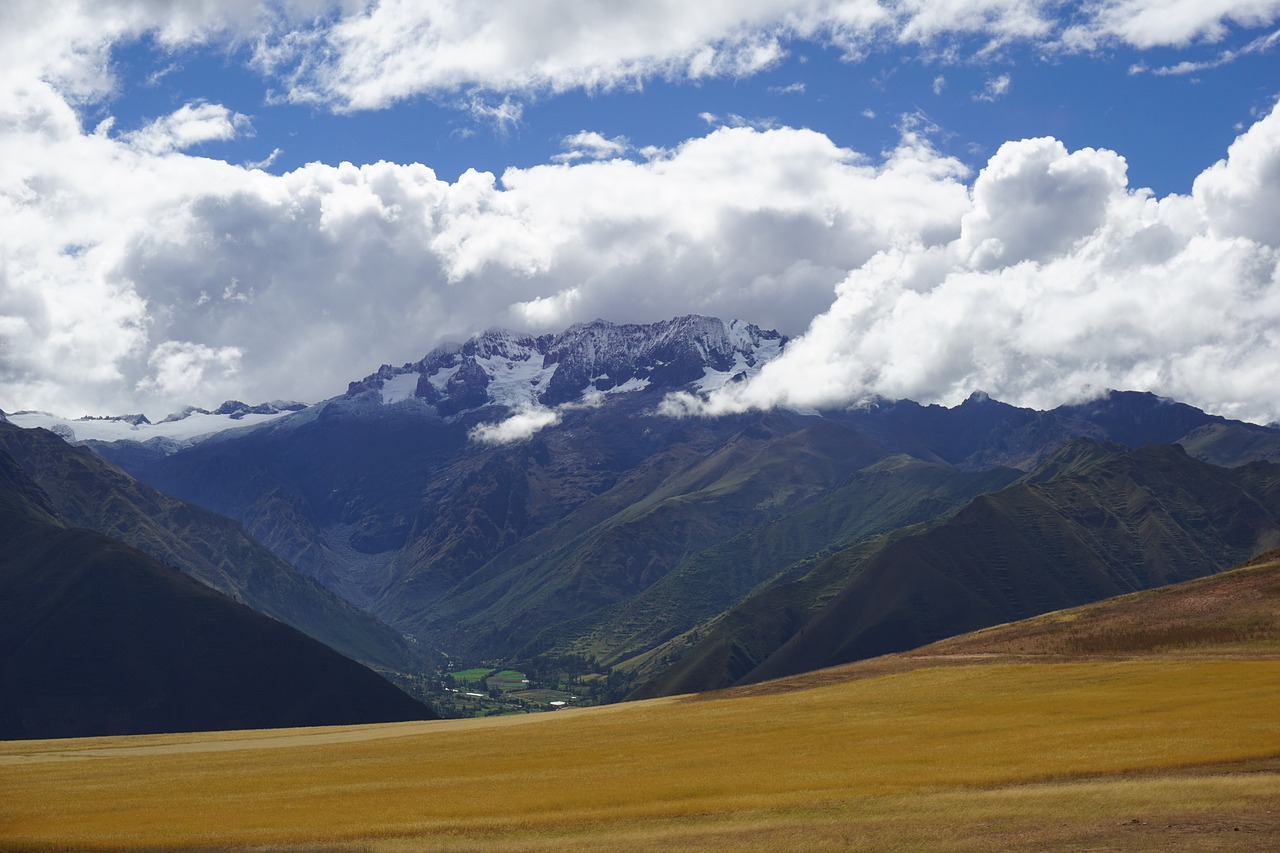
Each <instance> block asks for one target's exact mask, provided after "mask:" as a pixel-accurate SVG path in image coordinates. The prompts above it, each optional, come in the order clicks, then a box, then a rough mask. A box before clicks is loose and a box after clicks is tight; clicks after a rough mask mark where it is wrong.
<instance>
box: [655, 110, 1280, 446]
mask: <svg viewBox="0 0 1280 853" xmlns="http://www.w3.org/2000/svg"><path fill="white" fill-rule="evenodd" d="M1277 198H1280V110H1277V111H1273V112H1272V113H1271V114H1270V115H1268V116H1266V117H1265V118H1264V119H1262V120H1261V121H1259V122H1258V123H1257V124H1255V125H1254V126H1253V127H1252V128H1250V129H1249V130H1248V131H1247V132H1246V133H1245V134H1243V135H1242V136H1241V137H1240V138H1239V139H1238V140H1237V141H1236V142H1235V144H1234V145H1232V146H1231V149H1230V154H1229V157H1228V158H1227V159H1225V160H1223V161H1221V162H1219V163H1217V164H1215V165H1214V166H1212V167H1210V168H1209V169H1207V170H1206V171H1205V172H1204V173H1203V174H1202V175H1201V176H1200V178H1199V179H1198V180H1197V181H1196V183H1195V186H1194V189H1193V191H1192V193H1191V195H1189V196H1181V195H1172V196H1169V197H1167V198H1163V199H1156V198H1154V197H1152V195H1151V194H1150V193H1149V192H1148V191H1145V190H1140V189H1132V188H1130V187H1129V186H1128V185H1127V181H1126V179H1125V163H1124V161H1123V159H1121V158H1120V157H1118V156H1117V155H1116V154H1114V153H1112V152H1109V151H1095V150H1092V149H1083V150H1080V151H1075V152H1068V151H1067V150H1066V148H1065V147H1064V146H1063V145H1062V144H1061V143H1059V142H1057V141H1056V140H1052V139H1033V140H1024V141H1022V142H1011V143H1007V144H1006V145H1005V146H1003V147H1002V148H1001V149H1000V150H999V151H998V152H997V153H996V154H995V156H993V157H992V159H991V162H990V163H989V164H988V165H987V167H986V168H985V169H984V170H983V171H982V173H981V174H980V175H979V176H978V178H977V180H976V181H975V183H974V187H973V192H972V200H971V206H970V209H969V210H968V211H967V212H966V213H965V214H964V215H963V216H962V217H961V228H960V234H959V236H958V237H957V238H956V239H955V240H953V241H951V242H950V243H948V244H946V245H944V246H923V245H922V246H916V247H914V248H911V249H902V248H895V249H891V250H887V251H885V252H882V253H879V254H877V255H876V257H874V258H873V259H871V260H870V261H869V262H868V263H866V264H864V265H863V266H861V267H860V268H858V269H856V270H854V271H853V272H852V273H851V274H850V275H849V276H848V277H847V278H846V279H845V280H844V281H842V282H841V283H840V285H839V286H838V287H837V289H836V294H837V296H836V300H835V302H834V304H833V305H832V306H831V307H830V309H828V310H827V311H825V312H823V313H822V314H820V315H819V316H817V317H816V318H815V319H814V321H813V322H812V324H811V325H810V326H809V329H808V330H807V331H806V332H805V333H804V335H803V336H801V337H800V338H798V339H797V340H795V341H793V343H792V344H791V345H790V347H789V348H788V349H787V351H786V352H785V353H784V355H783V356H782V357H781V358H779V359H778V360H777V361H775V362H773V363H771V364H769V365H767V366H766V367H765V368H764V369H763V370H762V371H761V373H760V374H759V376H758V377H757V378H755V379H754V380H752V381H749V382H746V383H743V384H741V385H737V386H731V387H728V388H726V389H724V390H723V391H721V392H718V393H716V394H713V395H712V396H711V397H710V398H709V399H707V400H701V399H698V398H695V397H692V396H690V395H680V396H677V397H673V398H672V399H670V400H668V402H667V404H666V408H667V411H669V412H672V413H690V412H701V413H720V412H728V411H739V410H742V409H746V408H752V407H771V406H775V405H783V406H792V407H799V408H809V407H819V408H821V407H843V406H848V405H854V404H857V403H859V402H861V401H864V400H868V399H871V398H874V397H888V398H891V399H897V398H902V397H910V398H912V399H917V400H924V401H941V402H945V403H949V404H954V403H957V402H959V401H960V400H962V399H963V398H964V397H965V396H967V395H968V394H969V393H970V392H972V391H973V390H977V389H981V390H985V391H987V392H989V393H991V394H992V395H994V396H996V397H998V398H1000V399H1004V400H1007V401H1010V402H1013V403H1019V404H1023V405H1030V406H1038V407H1050V406H1053V405H1057V404H1060V403H1062V402H1064V401H1069V400H1073V399H1079V398H1082V397H1088V396H1091V395H1094V394H1098V393H1101V392H1102V391H1104V390H1106V389H1108V388H1122V389H1130V388H1136V389H1142V390H1151V391H1155V392H1157V393H1161V394H1165V395H1168V396H1171V397H1174V398H1177V399H1180V400H1186V401H1189V402H1192V403H1195V404H1197V405H1200V406H1202V407H1205V408H1207V409H1209V410H1211V411H1214V412H1219V413H1222V414H1226V415H1229V416H1235V417H1241V418H1246V419H1252V420H1256V421H1262V422H1266V421H1270V420H1274V419H1276V418H1277V416H1280V403H1277V400H1280V371H1276V370H1275V365H1276V364H1277V363H1280V331H1278V330H1280V228H1278V227H1277V223H1278V222H1280V209H1277V207H1276V204H1277V202H1276V199H1277Z"/></svg>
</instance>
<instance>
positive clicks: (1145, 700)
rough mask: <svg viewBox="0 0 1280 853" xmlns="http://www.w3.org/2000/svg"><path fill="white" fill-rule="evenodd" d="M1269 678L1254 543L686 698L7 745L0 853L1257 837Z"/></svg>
mask: <svg viewBox="0 0 1280 853" xmlns="http://www.w3.org/2000/svg"><path fill="white" fill-rule="evenodd" d="M1152 625H1159V628H1160V630H1159V631H1158V632H1156V633H1154V634H1153V632H1152V631H1151V630H1150V628H1151V626H1152ZM1033 637H1034V638H1036V639H1035V640H1034V642H1033V641H1032V640H1031V639H1030V638H1033ZM1091 637H1092V638H1105V642H1102V643H1099V642H1097V641H1095V640H1091V639H1089V638H1091ZM1278 693H1280V559H1278V558H1277V555H1272V556H1271V557H1269V558H1267V559H1264V560H1260V561H1256V562H1255V563H1254V564H1253V565H1251V566H1248V567H1245V568H1242V569H1240V570H1237V571H1234V572H1229V573H1226V574H1222V575H1218V576H1215V577H1213V578H1207V579H1204V580H1201V581H1194V582H1192V583H1190V584H1184V585H1180V586H1177V587H1171V588H1165V589H1161V590H1158V591H1155V592H1147V593H1138V594H1135V595H1130V596H1126V597H1123V598H1119V599H1114V600H1109V601H1107V602H1104V603H1101V604H1097V605H1090V606H1086V607H1084V608H1080V609H1077V610H1073V611H1064V612H1060V613H1056V614H1052V615H1049V616H1044V617H1040V618H1039V619H1037V620H1032V621H1029V622H1022V623H1014V624H1011V625H1008V626H1003V627H999V628H994V629H990V630H988V631H985V632H979V633H976V634H971V635H967V636H965V637H962V638H958V639H956V640H954V641H944V642H943V643H941V644H938V645H935V646H931V647H925V648H922V649H920V650H917V651H915V652H912V653H909V654H905V655H896V656H890V657H885V658H879V659H876V660H872V661H867V662H864V663H855V664H849V665H845V666H843V667H838V668H834V669H827V670H822V671H820V672H815V673H811V674H808V675H802V676H798V677H795V678H792V679H784V680H781V681H773V682H769V683H767V684H761V685H755V686H748V687H741V688H735V689H733V690H730V691H723V692H719V693H710V694H703V695H699V696H685V697H670V698H664V699H656V700H649V701H645V702H634V703H624V704H620V705H614V706H610V707H606V708H595V709H582V710H574V711H562V712H557V713H554V714H544V715H522V716H516V717H497V718H486V719H477V720H454V721H439V722H426V723H400V724H392V725H384V726H355V727H340V728H320V729H297V730H276V731H263V732H227V733H209V734H193V735H161V736H147V737H134V738H97V739H80V740H58V741H28V742H14V743H4V744H0V827H3V831H2V832H0V849H6V850H57V849H66V848H68V847H73V848H77V849H93V850H112V849H142V848H166V849H220V850H232V849H271V850H290V849H329V850H342V851H346V850H368V851H402V850H415V849H423V848H424V847H426V848H430V849H442V850H448V849H457V850H478V849H484V850H489V849H492V850H504V849H521V850H525V849H552V848H555V849H583V850H604V849H614V850H619V849H621V850H631V849H635V850H642V849H653V848H654V847H662V848H664V849H690V850H692V849H699V850H703V849H778V848H786V847H797V846H803V847H805V848H806V849H853V850H889V851H894V850H901V851H906V850H939V851H940V850H971V851H979V850H987V851H1003V850H1032V849H1047V848H1056V849H1081V848H1083V849H1125V850H1140V851H1141V850H1152V851H1154V850H1175V851H1199V850H1216V849H1232V850H1259V851H1261V850H1270V849H1274V845H1275V843H1276V841H1277V839H1278V838H1280V813H1277V811H1276V808H1275V804H1276V802H1277V801H1278V799H1280V720H1278V719H1277V717H1276V715H1275V713H1274V708H1275V704H1274V701H1275V697H1276V695H1278Z"/></svg>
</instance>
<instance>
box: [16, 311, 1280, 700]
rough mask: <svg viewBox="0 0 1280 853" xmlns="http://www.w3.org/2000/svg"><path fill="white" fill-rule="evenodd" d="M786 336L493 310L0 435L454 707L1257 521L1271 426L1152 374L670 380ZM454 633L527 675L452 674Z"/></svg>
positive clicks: (819, 658)
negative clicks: (294, 367) (343, 363)
mask: <svg viewBox="0 0 1280 853" xmlns="http://www.w3.org/2000/svg"><path fill="white" fill-rule="evenodd" d="M787 344H788V342H787V340H786V339H785V338H784V337H783V336H781V335H779V334H778V333H777V332H773V331H769V330H762V329H760V328H758V327H756V326H752V325H750V324H745V323H742V322H739V321H733V322H723V321H721V320H718V319H716V318H709V317H700V316H697V315H689V316H684V317H677V318H674V319H672V320H669V321H663V322H658V323H651V324H632V325H626V324H613V323H609V322H606V321H603V320H597V321H594V322H592V323H582V324H578V325H576V326H573V327H571V328H569V329H567V330H565V331H564V332H561V333H558V334H549V335H541V336H529V335H518V334H514V333H511V332H501V331H491V332H486V333H484V334H482V335H478V336H476V337H473V338H471V339H470V340H467V341H464V342H462V343H459V344H448V345H444V346H441V347H438V348H437V349H435V350H433V351H431V352H430V353H428V354H427V355H426V356H424V357H423V358H422V359H420V360H419V361H417V362H410V363H406V364H404V365H401V366H399V367H396V366H393V365H383V366H382V367H380V368H379V369H378V370H377V371H375V372H374V373H372V374H370V375H368V376H366V377H364V378H363V379H359V380H356V381H353V382H351V383H350V384H349V386H348V389H347V391H346V392H345V393H344V394H340V395H337V396H335V397H332V398H330V399H327V400H324V401H321V402H320V403H317V404H315V405H312V406H301V404H287V405H286V404H279V405H277V404H263V405H261V406H246V405H245V404H243V403H240V402H238V401H228V402H227V403H225V404H224V405H222V406H220V407H217V408H216V409H214V410H208V411H205V412H204V413H200V412H199V411H197V412H196V413H195V414H192V413H191V412H187V413H186V414H185V416H183V413H176V414H175V416H174V418H176V419H168V418H166V419H163V420H161V421H160V422H159V423H158V424H150V423H149V422H147V421H146V420H145V419H143V418H139V417H137V416H132V415H131V416H128V417H127V418H122V419H117V420H112V419H92V420H88V421H84V420H79V421H69V422H65V423H61V422H54V420H51V416H46V415H35V414H32V413H25V414H24V413H19V414H15V415H13V416H12V417H11V418H10V420H11V421H12V423H11V424H0V446H3V448H5V450H6V451H7V452H9V453H10V454H12V455H13V457H14V458H15V460H17V462H18V463H19V464H20V466H21V467H22V468H23V470H24V472H25V474H26V475H27V476H29V477H31V478H32V480H33V481H34V482H36V483H37V484H38V485H39V487H40V488H41V489H43V490H44V491H45V492H46V493H47V495H48V497H49V499H50V501H51V502H52V504H53V505H54V506H55V509H56V511H57V512H58V513H60V514H61V516H62V517H63V518H64V520H65V522H66V523H70V524H76V525H82V526H84V527H88V528H91V529H93V530H95V531H97V532H99V533H101V534H103V535H107V536H112V537H116V538H118V539H119V540H121V541H122V542H124V543H125V544H128V545H130V546H133V547H137V548H139V549H141V550H142V551H144V552H146V553H147V554H149V555H150V556H151V557H153V558H155V559H158V560H160V561H162V562H164V563H165V564H166V565H170V566H174V567H176V568H179V569H180V570H181V571H182V572H184V573H185V574H188V575H190V576H192V577H195V578H197V579H199V580H200V581H202V582H203V583H205V584H208V585H209V586H211V587H213V588H215V589H217V590H218V591H220V592H221V593H223V594H225V595H227V596H229V597H231V598H233V599H236V600H238V601H241V602H243V603H245V604H248V605H249V606H251V607H253V608H255V609H257V610H258V611H259V612H261V613H264V614H266V615H268V616H270V617H272V618H275V619H279V620H281V621H284V622H286V623H287V624H289V625H292V626H293V627H295V628H298V629H299V630H301V631H303V632H304V633H307V634H309V635H310V636H312V637H313V638H315V639H317V640H319V641H321V642H323V643H325V644H327V645H329V646H331V647H332V648H334V649H336V650H337V651H339V652H341V653H342V654H344V655H346V656H348V657H351V658H353V659H355V660H357V661H359V662H361V663H364V664H366V665H369V666H371V667H373V668H374V669H375V670H376V671H378V672H379V673H381V674H382V675H383V676H384V677H386V678H387V679H389V680H391V681H392V682H393V683H395V684H396V685H397V686H399V687H400V688H401V689H403V690H405V691H407V692H409V693H410V694H412V695H413V696H415V697H416V698H418V699H419V700H422V701H425V702H426V703H427V704H429V705H432V706H434V707H436V708H438V709H439V710H440V711H442V712H443V713H445V714H446V715H451V716H452V715H459V716H468V715H477V714H480V715H488V714H502V713H523V712H526V711H529V710H544V709H546V708H548V707H551V706H550V705H549V703H550V702H552V701H563V702H566V703H569V704H570V705H574V706H589V705H596V704H608V703H612V702H617V701H621V700H624V699H644V698H653V697H658V696H664V695H673V694H680V693H690V692H698V691H706V690H714V689H719V688H725V687H730V686H734V685H743V684H749V683H753V682H758V681H763V680H768V679H774V678H778V677H783V676H788V675H795V674H799V673H803V672H806V671H810V670H814V669H819V668H823V667H829V666H832V665H836V664H841V663H846V662H850V661H855V660H859V659H863V658H868V657H873V656H876V655H881V654H885V653H891V652H897V651H903V650H906V649H909V648H912V647H916V646H920V645H922V644H925V643H929V642H932V641H935V640H939V639H941V638H944V637H947V636H951V635H955V634H959V633H963V632H966V631H972V630H975V629H979V628H982V627H985V626H988V625H993V624H998V623H1001V622H1006V621H1009V620H1016V619H1021V618H1026V617H1030V616H1034V615H1036V614H1038V613H1044V612H1048V611H1053V610H1057V609H1060V608H1063V607H1071V606H1075V605H1080V604H1084V603H1087V602H1089V601H1094V600H1098V599H1101V598H1106V597H1109V596H1115V595H1119V594H1123V593H1127V592H1133V591H1137V590H1142V589H1146V588H1149V587H1153V586H1159V585H1161V584H1167V583H1172V582H1177V581H1182V580H1188V579H1192V578H1196V577H1200V576H1204V575H1211V574H1213V573H1215V572H1218V571H1221V570H1223V569H1225V568H1227V567H1229V566H1231V565H1234V564H1237V563H1239V562H1240V561H1242V560H1246V559H1249V558H1250V557H1252V556H1254V555H1257V554H1259V553H1263V552H1265V551H1267V550H1269V549H1271V548H1274V547H1277V546H1278V545H1280V465H1278V464H1277V463H1276V462H1274V461H1272V460H1274V459H1275V458H1277V455H1278V454H1280V429H1278V428H1276V427H1275V426H1274V425H1272V426H1260V425H1257V424H1249V423H1244V422H1239V421H1230V420H1228V419H1225V418H1222V417H1219V416H1217V415H1213V414H1210V413H1206V412H1203V411H1201V410H1199V409H1196V408H1194V407H1192V406H1188V405H1185V404H1182V403H1178V402H1176V401H1173V400H1168V399H1164V398H1160V397H1157V396H1155V395H1152V394H1145V393H1138V392H1120V391H1112V392H1108V393H1106V394H1103V395H1100V396H1098V397H1096V398H1094V399H1091V400H1088V401H1085V402H1081V403H1073V404H1069V405H1063V406H1059V407H1057V408H1055V409H1052V410H1048V411H1037V410H1033V409H1028V408H1019V407H1015V406H1011V405H1008V404H1005V403H1002V402H999V401H997V400H994V399H992V398H991V397H990V396H988V395H986V394H983V393H981V392H974V393H973V394H972V395H971V396H970V397H969V398H967V399H965V400H964V401H963V402H961V403H960V404H958V405H955V406H952V407H944V406H940V405H928V406H925V405H920V404H918V403H915V402H912V401H910V400H898V401H888V400H881V399H875V400H868V401H866V402H865V403H864V404H862V405H858V406H853V407H850V408H846V409H841V410H832V411H793V410H786V409H773V410H769V411H746V412H741V413H737V414H726V415H722V416H717V417H699V416H687V415H680V414H679V413H675V414H673V413H672V412H671V411H670V401H671V400H672V399H674V398H673V396H672V395H677V396H678V395H681V394H684V395H689V394H699V393H705V392H707V391H709V390H715V389H717V388H724V387H728V386H730V385H732V384H733V383H735V382H740V381H744V380H745V379H747V378H750V377H751V376H754V375H757V374H759V372H760V371H761V370H763V369H765V367H766V366H767V365H768V364H769V363H770V361H771V360H773V359H776V358H777V357H778V355H779V354H780V353H782V352H784V351H785V350H786V347H787ZM184 411H185V410H184ZM531 415H536V417H535V418H534V420H532V421H529V420H526V419H527V418H528V417H530V416H531ZM251 418H259V419H260V420H258V421H252V420H250V421H249V422H248V423H245V421H246V420H247V419H251ZM174 424H183V425H186V426H183V429H185V430H186V432H184V433H182V436H183V438H182V441H180V442H179V441H176V440H175V439H174V437H173V435H170V434H169V432H164V431H162V430H161V428H162V427H163V428H164V429H168V430H169V431H170V432H172V430H174V429H176V427H174ZM23 425H28V426H37V427H48V428H49V429H50V430H53V431H52V432H51V431H47V430H45V429H43V428H41V429H30V428H27V429H20V428H19V427H21V426H23ZM200 429H210V430H212V431H211V432H209V433H205V434H197V432H198V431H199V430H200ZM76 430H80V431H81V432H82V433H83V437H80V438H77V436H79V435H80V433H77V432H76ZM59 436H61V437H59ZM64 438H69V439H75V441H76V442H77V443H78V446H75V447H73V446H70V445H68V444H67V442H66V441H64V440H63V439H64ZM90 451H92V452H90ZM473 667H483V668H485V669H486V670H487V671H492V670H498V671H500V670H503V669H512V670H515V671H519V672H521V673H523V674H524V675H525V676H527V677H528V678H529V681H530V684H531V685H532V688H531V689H533V690H536V691H541V693H539V694H537V695H530V696H528V697H525V698H526V699H528V700H529V701H521V699H520V697H517V696H516V695H515V693H516V691H510V690H506V689H502V688H497V689H491V688H490V687H489V686H488V685H483V686H482V689H480V690H473V689H468V690H461V691H460V690H459V688H458V687H457V686H456V685H455V684H453V683H452V681H453V680H454V679H455V676H454V675H453V673H456V672H457V671H464V670H467V669H469V668H473ZM472 686H473V687H474V686H477V685H472ZM469 693H478V694H480V695H478V696H468V695H467V694H469ZM491 694H492V695H491ZM544 694H545V695H544ZM553 697H554V698H553ZM567 697H572V698H567ZM554 707H562V706H554Z"/></svg>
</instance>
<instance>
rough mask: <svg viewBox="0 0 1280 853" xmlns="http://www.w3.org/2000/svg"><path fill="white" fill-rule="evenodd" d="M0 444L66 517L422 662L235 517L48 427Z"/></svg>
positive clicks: (258, 602)
mask: <svg viewBox="0 0 1280 853" xmlns="http://www.w3.org/2000/svg"><path fill="white" fill-rule="evenodd" d="M0 449H4V450H6V451H8V452H9V453H10V454H11V455H12V456H13V458H14V459H15V460H17V461H18V463H19V464H20V465H21V467H22V468H23V470H24V471H25V472H26V473H27V475H29V476H30V477H31V479H32V480H33V481H35V482H36V483H38V484H39V485H40V487H41V488H42V490H43V491H44V493H45V494H47V495H48V498H49V500H50V501H51V502H52V506H54V507H55V508H56V511H57V513H58V515H59V516H60V517H61V518H64V519H66V521H67V522H68V523H69V524H72V525H75V526H77V527H84V528H88V529H90V530H95V531H97V532H99V533H101V534H103V535H106V536H110V537H112V538H114V539H118V540H120V541H121V542H124V543H126V544H128V545H132V546H133V547H135V548H137V549H139V550H141V551H143V552H145V553H147V554H149V555H150V556H152V557H153V558H155V559H156V560H158V561H160V562H161V563H164V564H166V565H170V566H174V567H178V568H180V569H181V570H182V571H185V572H187V573H188V574H190V575H191V576H192V577H195V578H197V579H199V580H200V581H202V582H204V583H206V584H208V585H209V586H211V587H213V588H214V589H217V590H219V591H220V592H222V593H224V594H226V595H229V596H231V597H232V598H234V599H236V600H238V601H242V602H244V603H245V604H247V605H249V606H250V607H252V608H254V609H255V610H258V611H260V612H262V613H265V614H267V615H268V616H272V617H274V618H276V619H279V620H280V621H282V622H285V623H286V624H289V625H292V626H293V627H295V628H297V629H299V630H300V631H303V632H304V633H306V634H309V635H310V636H312V637H315V638H316V639H318V640H320V641H321V642H323V643H326V644H327V645H330V646H332V647H333V648H335V649H336V650H338V651H339V652H341V653H343V654H345V655H347V656H348V657H351V658H354V659H356V660H360V661H363V662H366V663H370V664H374V665H377V666H382V667H386V668H388V669H395V670H416V669H419V668H421V666H422V663H421V654H420V653H419V652H418V651H417V650H416V649H415V648H414V647H412V646H411V645H410V644H408V643H407V642H406V641H405V640H404V639H403V638H402V637H401V636H400V635H399V634H398V633H397V632H396V631H394V630H392V629H391V628H389V627H388V626H386V625H384V624H382V623H381V622H379V621H378V620H377V619H376V618H374V617H373V616H371V615H369V614H368V613H365V612H364V611H361V610H359V609H358V608H356V607H354V606H353V605H351V604H350V603H348V602H346V601H344V600H343V599H341V598H339V597H338V596H337V595H335V594H334V593H332V592H330V591H329V590H327V589H325V588H324V587H323V586H321V585H320V584H319V583H317V582H316V581H315V580H313V579H311V578H308V577H306V576H304V575H302V574H301V573H299V572H298V571H297V570H296V569H295V568H294V567H293V566H291V565H289V564H288V563H286V562H285V561H284V560H282V559H281V558H280V557H278V556H276V555H275V554H273V553H271V552H270V551H268V550H267V549H266V548H264V547H263V546H261V545H259V544H258V543H257V542H256V541H254V540H253V538H252V537H250V536H249V535H248V534H247V533H246V532H245V530H244V528H243V527H242V526H241V525H240V524H239V523H237V522H234V521H232V520H230V519H228V518H225V517H223V516H220V515H218V514H217V513H214V512H211V511H210V510H207V509H204V508H203V507H199V506H196V505H194V504H191V503H187V502H185V501H181V500H177V499H176V498H171V497H169V496H167V495H164V494H162V493H160V492H158V491H156V490H155V489H153V488H151V487H150V486H147V485H145V484H143V483H140V482H138V481H137V480H134V479H133V478H132V477H130V476H128V475H127V474H125V473H123V472H122V471H120V470H119V469H117V468H116V467H114V466H113V465H111V464H109V463H107V462H105V461H104V460H102V459H101V458H100V457H98V456H96V455H95V454H93V453H90V452H89V451H87V450H84V449H82V448H75V447H71V446H69V445H67V444H66V443H65V442H64V441H63V440H62V439H60V438H59V437H57V436H56V435H54V434H52V433H49V432H46V431H44V430H23V429H18V428H17V427H14V426H11V425H9V424H0Z"/></svg>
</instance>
